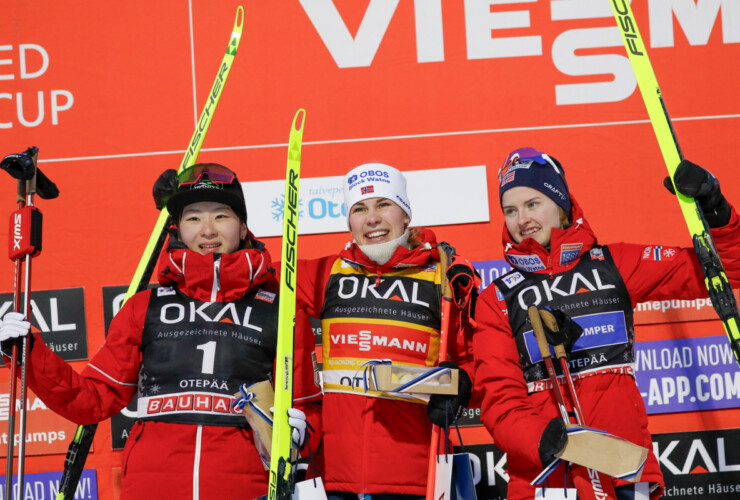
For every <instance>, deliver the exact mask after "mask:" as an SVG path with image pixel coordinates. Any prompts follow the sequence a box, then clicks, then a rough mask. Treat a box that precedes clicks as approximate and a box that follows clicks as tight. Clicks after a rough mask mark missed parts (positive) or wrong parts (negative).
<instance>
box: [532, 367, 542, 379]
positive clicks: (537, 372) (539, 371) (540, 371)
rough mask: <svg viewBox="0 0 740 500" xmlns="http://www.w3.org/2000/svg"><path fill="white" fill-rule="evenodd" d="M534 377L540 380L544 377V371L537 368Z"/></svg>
mask: <svg viewBox="0 0 740 500" xmlns="http://www.w3.org/2000/svg"><path fill="white" fill-rule="evenodd" d="M534 378H535V380H542V379H544V378H545V372H543V371H542V369H541V368H537V369H536V370H535V371H534Z"/></svg>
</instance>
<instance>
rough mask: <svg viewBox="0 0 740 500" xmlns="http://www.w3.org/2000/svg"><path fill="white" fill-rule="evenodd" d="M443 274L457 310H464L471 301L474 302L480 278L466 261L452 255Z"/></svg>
mask: <svg viewBox="0 0 740 500" xmlns="http://www.w3.org/2000/svg"><path fill="white" fill-rule="evenodd" d="M445 274H446V275H447V280H448V281H449V283H450V290H451V292H452V298H453V300H454V301H455V303H456V304H457V307H458V308H460V309H465V307H466V306H467V305H468V303H470V302H471V300H472V301H473V302H475V298H476V297H477V295H478V285H480V276H478V273H477V272H476V271H475V269H474V268H473V265H472V264H471V263H470V261H468V259H466V258H464V257H460V256H459V255H453V256H452V258H451V259H450V265H449V266H448V267H447V270H446V273H445Z"/></svg>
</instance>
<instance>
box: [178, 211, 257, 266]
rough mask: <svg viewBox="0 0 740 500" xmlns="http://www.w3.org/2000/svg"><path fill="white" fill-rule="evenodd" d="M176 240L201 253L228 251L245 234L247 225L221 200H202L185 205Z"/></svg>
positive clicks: (232, 248)
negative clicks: (219, 201)
mask: <svg viewBox="0 0 740 500" xmlns="http://www.w3.org/2000/svg"><path fill="white" fill-rule="evenodd" d="M178 229H179V238H178V239H179V240H180V241H182V242H183V243H184V244H185V246H187V247H188V249H190V250H192V251H194V252H198V253H199V254H201V255H206V254H209V253H231V252H234V251H236V250H238V249H239V245H240V244H241V240H243V239H244V238H246V237H247V225H246V224H245V223H244V222H242V221H241V220H240V219H239V217H238V216H237V215H236V213H235V212H234V210H233V209H232V208H231V207H230V206H228V205H224V204H223V203H216V202H213V201H201V202H198V203H191V204H190V205H187V206H186V207H185V209H184V210H183V211H182V215H181V216H180V222H179V224H178Z"/></svg>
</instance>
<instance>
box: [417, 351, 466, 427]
mask: <svg viewBox="0 0 740 500" xmlns="http://www.w3.org/2000/svg"><path fill="white" fill-rule="evenodd" d="M439 366H442V367H444V368H458V366H457V365H456V364H455V363H453V362H451V361H442V362H441V363H440V364H439ZM457 384H458V385H457V394H456V395H451V394H432V395H431V396H430V397H429V404H428V405H427V416H428V417H429V420H431V422H432V423H433V424H434V425H436V426H438V427H444V426H445V421H446V424H447V425H451V424H453V423H454V422H455V421H456V420H457V419H458V418H459V417H460V415H461V414H462V411H463V409H464V408H467V407H468V403H470V395H471V393H472V391H473V382H472V380H470V377H469V376H468V374H467V373H466V372H465V370H458V376H457Z"/></svg>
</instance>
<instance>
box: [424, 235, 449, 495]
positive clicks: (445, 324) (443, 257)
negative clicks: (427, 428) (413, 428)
mask: <svg viewBox="0 0 740 500" xmlns="http://www.w3.org/2000/svg"><path fill="white" fill-rule="evenodd" d="M447 261H448V258H447V252H445V250H444V249H442V248H440V252H439V267H440V269H441V270H442V279H441V285H442V310H441V314H440V328H439V357H438V363H441V362H442V361H447V337H448V330H449V327H450V311H451V309H452V291H451V290H450V283H449V281H448V280H447V273H446V271H447ZM438 447H439V432H437V426H436V425H434V424H432V440H431V443H430V446H429V467H428V469H427V492H426V500H434V483H435V482H436V480H437V448H438Z"/></svg>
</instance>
